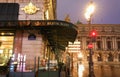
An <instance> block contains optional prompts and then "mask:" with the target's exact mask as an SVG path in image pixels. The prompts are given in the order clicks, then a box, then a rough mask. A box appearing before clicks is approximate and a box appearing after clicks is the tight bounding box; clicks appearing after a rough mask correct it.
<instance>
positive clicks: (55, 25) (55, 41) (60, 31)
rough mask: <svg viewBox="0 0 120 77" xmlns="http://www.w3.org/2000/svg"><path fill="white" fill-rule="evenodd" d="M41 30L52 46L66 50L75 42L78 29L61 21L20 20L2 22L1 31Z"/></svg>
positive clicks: (0, 23) (0, 22) (0, 24)
mask: <svg viewBox="0 0 120 77" xmlns="http://www.w3.org/2000/svg"><path fill="white" fill-rule="evenodd" d="M6 29H13V30H17V29H19V30H23V29H24V30H30V29H31V30H32V29H34V30H40V32H41V34H43V35H44V36H45V37H46V38H47V39H48V42H49V44H50V45H51V46H53V47H57V48H59V49H65V47H67V45H68V42H74V41H75V39H76V36H77V27H76V26H75V25H74V24H72V23H69V22H65V21H60V20H30V21H29V20H19V21H0V30H6Z"/></svg>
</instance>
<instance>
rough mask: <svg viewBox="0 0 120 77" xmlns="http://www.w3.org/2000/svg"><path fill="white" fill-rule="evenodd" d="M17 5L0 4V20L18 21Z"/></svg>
mask: <svg viewBox="0 0 120 77" xmlns="http://www.w3.org/2000/svg"><path fill="white" fill-rule="evenodd" d="M18 15H19V4H18V3H0V20H18Z"/></svg>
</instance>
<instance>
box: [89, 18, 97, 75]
mask: <svg viewBox="0 0 120 77" xmlns="http://www.w3.org/2000/svg"><path fill="white" fill-rule="evenodd" d="M88 24H89V32H91V29H92V26H91V16H90V19H89V21H88ZM91 43H93V42H92V39H91V37H90V42H89V44H91ZM92 56H93V49H92V48H89V77H95V75H94V66H93V59H92Z"/></svg>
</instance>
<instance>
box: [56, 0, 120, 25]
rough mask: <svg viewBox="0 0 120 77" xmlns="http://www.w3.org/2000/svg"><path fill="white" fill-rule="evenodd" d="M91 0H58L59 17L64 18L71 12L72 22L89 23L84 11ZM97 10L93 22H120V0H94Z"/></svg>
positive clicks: (59, 18)
mask: <svg viewBox="0 0 120 77" xmlns="http://www.w3.org/2000/svg"><path fill="white" fill-rule="evenodd" d="M89 1H90V0H57V19H58V20H64V19H65V17H66V16H67V14H69V16H70V19H71V22H72V23H76V22H77V21H81V22H82V23H83V24H86V23H87V20H86V19H85V16H84V13H85V10H86V7H87V4H88V3H89ZM93 2H94V4H95V12H94V14H93V16H92V23H93V24H120V0H93Z"/></svg>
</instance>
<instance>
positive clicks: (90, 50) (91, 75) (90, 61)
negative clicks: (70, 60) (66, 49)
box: [89, 49, 95, 77]
mask: <svg viewBox="0 0 120 77" xmlns="http://www.w3.org/2000/svg"><path fill="white" fill-rule="evenodd" d="M92 55H93V51H92V49H89V77H95V75H94V66H93V59H92Z"/></svg>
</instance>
